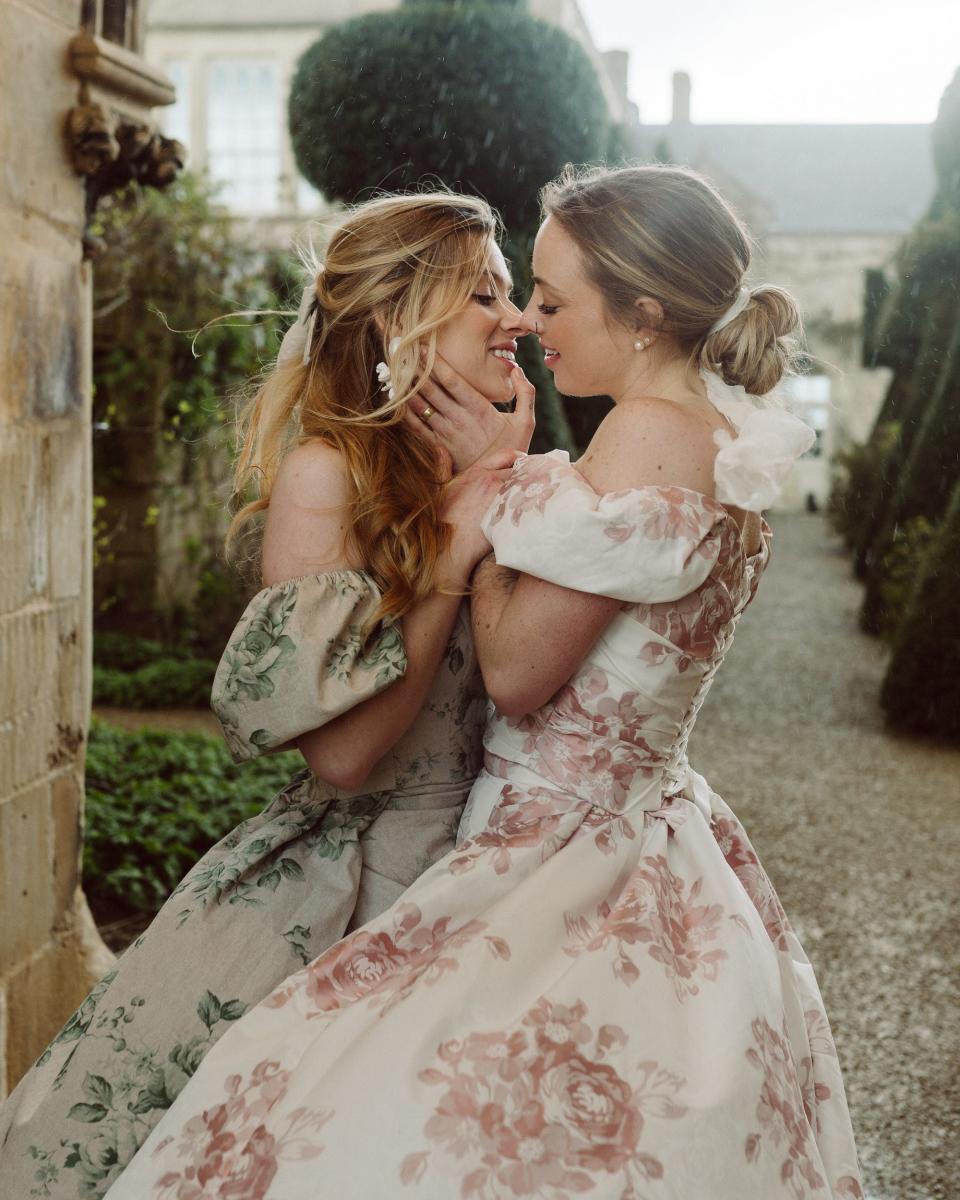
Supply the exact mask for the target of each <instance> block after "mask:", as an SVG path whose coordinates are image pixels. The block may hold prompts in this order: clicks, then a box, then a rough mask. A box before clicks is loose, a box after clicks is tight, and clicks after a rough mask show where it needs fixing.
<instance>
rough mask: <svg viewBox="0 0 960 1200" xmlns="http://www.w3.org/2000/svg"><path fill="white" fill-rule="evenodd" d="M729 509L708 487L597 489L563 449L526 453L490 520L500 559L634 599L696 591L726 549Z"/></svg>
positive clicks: (487, 527) (554, 579)
mask: <svg viewBox="0 0 960 1200" xmlns="http://www.w3.org/2000/svg"><path fill="white" fill-rule="evenodd" d="M726 519H727V514H726V511H725V510H724V508H723V506H722V505H721V504H719V503H718V502H717V501H715V500H712V499H711V498H710V497H709V496H705V495H703V494H702V493H700V492H694V491H690V490H688V489H687V488H680V487H659V486H649V487H639V488H629V489H626V490H624V491H619V492H609V493H607V494H606V495H603V496H601V495H599V494H598V493H597V492H595V491H594V490H593V488H592V487H591V486H590V484H589V483H588V482H587V481H586V479H584V477H583V476H582V475H581V474H580V472H579V471H578V470H577V469H576V468H575V467H574V466H573V465H572V464H571V462H570V456H569V455H568V454H567V453H566V451H564V450H552V451H551V452H550V453H549V454H530V455H526V456H525V457H523V458H521V459H518V460H517V463H516V465H515V467H514V469H513V473H512V475H511V477H510V478H509V479H508V480H507V482H506V483H505V484H504V486H503V487H502V488H501V490H500V492H499V494H498V496H497V497H496V499H495V500H494V502H493V504H492V505H491V506H490V508H489V509H488V510H487V512H486V514H485V515H484V518H483V532H484V534H485V535H486V537H487V538H488V539H489V541H490V543H491V545H492V546H493V551H494V554H495V556H496V560H497V562H498V563H499V564H500V565H501V566H506V567H512V568H513V569H514V570H516V571H522V572H524V573H525V574H527V575H535V576H537V577H538V578H539V579H545V580H547V581H548V582H550V583H557V584H560V585H561V586H562V587H568V588H573V589H575V590H576V591H580V592H591V593H593V594H595V595H599V596H611V597H613V598H614V599H617V600H625V601H630V602H632V603H635V604H657V603H659V602H661V601H664V600H677V599H679V598H680V597H681V596H686V595H688V594H689V593H690V592H692V591H695V590H696V589H697V588H698V587H699V586H700V585H701V584H702V583H703V582H704V580H705V579H706V578H707V576H708V575H709V574H710V572H711V570H712V569H713V567H714V565H715V564H716V561H717V558H718V556H719V554H720V546H721V533H722V529H723V525H724V522H725V520H726Z"/></svg>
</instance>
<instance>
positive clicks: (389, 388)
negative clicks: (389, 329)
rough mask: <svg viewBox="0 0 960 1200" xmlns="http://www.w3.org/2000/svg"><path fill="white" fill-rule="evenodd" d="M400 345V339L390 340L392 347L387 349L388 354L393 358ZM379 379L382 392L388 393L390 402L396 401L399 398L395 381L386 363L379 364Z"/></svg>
mask: <svg viewBox="0 0 960 1200" xmlns="http://www.w3.org/2000/svg"><path fill="white" fill-rule="evenodd" d="M399 345H400V339H399V338H398V337H395V338H391V339H390V345H389V346H388V347H387V354H388V355H389V356H390V357H391V358H392V357H393V356H394V354H396V352H397V347H398V346H399ZM377 379H378V380H379V381H380V383H381V384H382V385H383V386H382V387H381V388H380V391H381V392H386V393H387V399H388V400H395V399H396V397H397V391H396V388H395V387H394V386H393V379H392V378H391V375H390V366H389V364H388V363H385V362H378V363H377Z"/></svg>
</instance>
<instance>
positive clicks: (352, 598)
mask: <svg viewBox="0 0 960 1200" xmlns="http://www.w3.org/2000/svg"><path fill="white" fill-rule="evenodd" d="M379 601H380V593H379V591H378V589H377V587H376V584H375V583H374V581H373V580H372V578H371V577H370V576H369V575H367V574H366V573H364V572H360V571H336V572H331V573H329V574H326V575H320V576H316V577H312V578H307V579H301V580H295V581H292V582H288V583H282V584H278V585H276V586H275V587H271V588H267V589H265V590H264V591H262V592H261V593H260V594H259V595H258V596H256V597H255V598H254V599H253V600H252V601H251V603H250V605H249V606H248V608H247V610H246V612H245V613H244V614H243V617H242V618H241V620H240V622H239V624H238V625H237V627H236V629H235V630H234V632H233V634H232V635H231V637H230V639H229V642H228V645H227V648H226V650H225V652H224V655H223V659H222V661H221V663H220V665H219V669H218V671H217V676H216V683H215V686H214V693H213V704H214V707H215V709H216V711H217V715H218V716H219V718H220V721H221V723H222V724H223V728H224V733H225V735H226V737H227V740H228V743H229V745H230V747H231V750H232V751H233V753H234V755H235V757H237V758H238V759H245V758H250V757H253V756H254V755H256V754H261V753H264V752H265V751H267V750H269V749H271V748H273V747H275V746H279V745H282V744H283V743H285V742H287V741H288V740H290V739H291V738H293V737H296V736H297V735H299V734H301V733H304V732H306V731H308V730H310V729H315V728H318V727H319V726H321V725H323V724H324V723H325V722H327V721H329V720H331V719H332V718H333V717H335V716H337V715H338V714H340V713H342V712H345V711H346V710H347V709H349V708H350V707H351V706H353V705H355V704H357V703H359V702H361V701H363V700H365V699H367V698H368V697H370V696H373V695H374V694H375V693H376V692H378V691H380V690H381V689H382V688H384V687H387V686H388V685H389V684H390V683H391V682H392V681H393V680H394V679H396V678H398V677H399V676H400V675H402V674H403V672H404V670H405V669H406V658H405V655H404V651H403V641H402V636H401V631H400V628H399V626H389V625H388V626H375V625H373V624H372V620H373V617H374V614H375V613H376V609H377V606H378V604H379ZM485 712H486V697H485V696H484V694H483V690H482V685H481V681H480V677H479V672H478V670H477V665H476V659H475V656H474V653H473V646H472V641H471V638H470V631H469V620H468V616H467V613H466V610H464V611H463V612H462V613H461V614H460V617H459V619H458V622H457V626H456V628H455V631H454V634H453V636H452V638H451V641H450V643H449V645H448V647H447V652H446V655H445V658H444V661H443V663H442V665H441V668H440V670H439V672H438V674H437V678H436V680H435V681H434V683H433V686H432V688H431V691H430V694H429V696H428V698H427V701H426V703H425V705H424V708H423V709H422V711H421V713H420V715H419V716H418V718H417V720H416V722H415V723H414V725H413V727H412V728H411V730H410V732H409V733H408V734H407V735H406V736H405V737H404V738H403V739H402V740H401V741H400V742H399V743H398V744H397V745H396V746H395V747H394V748H393V750H392V751H391V753H390V754H389V755H387V756H386V758H385V759H384V760H383V761H382V762H380V763H379V764H378V765H377V766H376V767H375V768H374V770H373V772H372V774H371V776H370V778H369V779H368V781H367V783H366V784H365V785H364V787H363V788H362V789H361V790H358V791H356V792H345V791H337V790H335V789H334V788H332V787H329V786H328V785H327V784H325V783H323V782H321V781H320V780H319V779H317V778H316V777H315V776H314V775H312V774H311V772H309V771H307V770H304V771H302V772H301V773H300V774H299V775H297V776H296V777H295V778H294V779H293V780H292V781H291V783H290V785H289V786H288V787H287V788H286V789H285V790H284V791H283V792H281V793H280V795H278V796H276V797H274V798H273V799H272V800H269V802H268V803H266V806H265V808H264V810H263V812H262V813H261V814H260V815H258V816H256V817H254V818H253V819H252V820H250V821H247V822H246V823H245V824H243V825H241V826H239V827H238V828H237V829H235V830H233V832H231V833H230V834H228V835H227V837H226V838H224V839H223V840H222V841H221V842H220V843H218V845H216V846H214V847H213V848H212V849H211V850H210V851H209V852H208V853H207V854H206V855H205V856H204V857H203V858H202V859H201V860H200V862H198V863H197V865H196V866H195V867H194V868H193V870H192V871H191V872H190V873H189V874H188V875H187V876H186V878H185V879H184V880H183V882H182V883H181V884H180V885H179V887H178V888H177V889H176V891H175V892H174V894H173V895H172V896H171V898H170V899H169V900H168V901H167V903H166V905H165V906H164V907H163V909H162V910H161V911H160V913H159V914H158V915H157V917H156V918H155V919H154V921H153V923H152V924H151V926H150V928H149V929H148V930H147V931H146V933H145V934H144V935H143V936H142V937H141V938H139V939H138V940H137V941H136V942H135V943H134V945H133V946H131V947H130V948H129V949H128V950H127V951H126V953H125V954H124V955H123V956H122V958H121V959H120V960H119V961H118V963H117V965H116V968H115V969H114V970H113V971H111V973H110V974H109V975H107V977H106V978H105V979H103V980H102V981H101V982H100V984H99V985H98V986H97V988H95V989H94V991H93V992H92V993H91V995H90V996H89V997H88V998H87V999H86V1000H85V1001H84V1003H83V1005H82V1006H81V1007H80V1008H79V1009H78V1010H77V1012H76V1013H74V1015H73V1016H72V1017H71V1018H70V1020H69V1021H68V1022H67V1024H66V1026H65V1027H64V1028H63V1030H62V1031H61V1032H60V1034H59V1035H58V1036H57V1038H56V1039H55V1041H54V1042H53V1044H52V1045H51V1046H50V1048H49V1049H48V1050H47V1051H46V1052H45V1053H44V1054H43V1056H42V1057H41V1059H40V1061H39V1062H38V1063H37V1065H36V1066H35V1067H34V1068H33V1069H32V1070H31V1071H30V1072H29V1074H28V1075H27V1076H26V1078H25V1079H24V1080H23V1081H21V1083H20V1085H19V1086H18V1087H17V1089H16V1090H15V1091H14V1092H13V1094H12V1095H11V1096H10V1097H9V1098H8V1100H7V1101H6V1103H5V1104H4V1105H3V1106H0V1195H2V1196H3V1197H7V1196H10V1197H16V1198H17V1200H28V1198H32V1197H48V1198H52V1200H76V1198H84V1200H86V1198H96V1197H101V1196H103V1195H104V1194H105V1193H106V1191H107V1188H108V1187H109V1186H110V1184H111V1182H112V1181H113V1180H114V1179H115V1178H116V1177H117V1176H118V1175H119V1174H120V1172H121V1171H122V1169H123V1167H124V1166H125V1165H126V1163H127V1162H128V1161H129V1160H130V1158H131V1157H132V1156H133V1154H134V1153H135V1151H136V1149H137V1147H138V1146H139V1145H140V1143H141V1142H142V1141H143V1140H144V1139H145V1138H146V1136H147V1134H148V1133H149V1132H150V1130H151V1128H152V1127H153V1125H154V1124H155V1123H156V1121H157V1120H158V1119H159V1118H160V1116H161V1115H162V1114H163V1112H164V1111H165V1110H166V1109H167V1108H169V1106H170V1104H171V1103H172V1102H173V1100H174V1098H175V1097H176V1096H177V1094H178V1093H179V1091H180V1089H181V1088H182V1087H183V1085H184V1084H185V1083H186V1081H187V1080H188V1079H189V1078H190V1076H191V1075H192V1074H193V1073H194V1072H195V1071H196V1069H197V1067H198V1066H199V1065H200V1063H201V1062H202V1060H203V1058H204V1056H205V1055H206V1054H207V1053H208V1052H209V1050H210V1049H211V1047H212V1046H213V1045H214V1044H215V1042H216V1041H217V1040H218V1038H220V1036H221V1035H222V1034H223V1033H224V1032H225V1031H226V1030H227V1029H229V1028H230V1027H231V1026H232V1025H234V1024H235V1023H236V1022H237V1021H238V1020H239V1019H240V1017H241V1016H242V1015H243V1014H244V1013H245V1012H247V1011H248V1010H249V1009H250V1008H252V1007H253V1006H254V1005H256V1004H257V1003H258V1002H259V1001H260V1000H262V999H263V998H264V997H265V996H266V995H268V994H269V993H270V992H271V991H272V990H273V989H274V988H275V987H277V986H278V985H279V984H281V983H282V982H283V981H284V980H285V979H286V977H287V976H288V975H289V974H290V972H291V971H293V970H295V969H296V968H297V967H299V966H302V965H303V964H305V963H308V962H310V961H311V960H312V959H314V958H316V957H317V955H319V954H320V953H322V952H323V951H324V950H325V949H327V948H328V947H329V946H331V945H332V944H334V943H335V942H337V941H338V939H340V938H341V937H342V936H343V935H344V933H345V932H347V931H348V930H349V929H351V928H353V927H354V926H357V925H362V924H363V923H364V922H366V921H368V920H370V919H371V918H373V917H375V916H376V915H378V914H379V913H380V912H382V911H383V910H384V909H386V908H387V907H388V906H389V905H391V904H392V903H393V902H394V901H395V900H396V899H397V898H398V897H399V896H400V895H401V894H402V892H403V891H404V889H405V888H406V887H407V885H408V884H410V883H412V882H413V881H414V879H416V878H417V876H418V875H419V874H420V873H421V872H422V871H423V870H425V869H426V868H427V867H428V866H429V865H430V864H431V863H432V862H434V861H435V860H437V859H438V858H440V857H442V856H443V855H444V854H445V853H446V852H447V851H448V850H449V849H451V848H452V846H453V844H454V838H455V834H456V829H457V823H458V821H459V818H460V814H461V812H462V810H463V805H464V802H465V800H466V798H467V794H468V792H469V789H470V785H471V783H472V782H473V780H474V778H475V777H476V774H477V772H478V770H479V768H480V762H481V756H482V747H481V738H482V731H483V722H484V717H485ZM264 799H265V801H267V800H268V799H269V798H268V797H264ZM267 1086H268V1081H267V1080H266V1079H264V1080H263V1081H259V1082H258V1083H257V1084H256V1085H255V1086H254V1087H253V1089H252V1090H248V1091H246V1092H244V1093H243V1095H244V1096H245V1097H246V1102H249V1103H252V1102H253V1101H252V1096H253V1095H254V1092H255V1090H256V1088H262V1087H267ZM269 1086H274V1084H273V1083H270V1084H269ZM305 1128H308V1129H310V1128H312V1127H311V1126H309V1123H308V1124H307V1125H306V1126H305ZM291 1136H292V1135H291Z"/></svg>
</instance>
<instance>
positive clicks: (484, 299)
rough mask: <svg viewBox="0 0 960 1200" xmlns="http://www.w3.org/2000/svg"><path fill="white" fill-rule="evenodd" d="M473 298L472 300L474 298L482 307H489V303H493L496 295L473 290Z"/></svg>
mask: <svg viewBox="0 0 960 1200" xmlns="http://www.w3.org/2000/svg"><path fill="white" fill-rule="evenodd" d="M473 298H474V300H476V302H477V303H478V304H480V305H482V306H483V307H484V308H489V307H490V305H491V304H493V303H494V301H495V300H496V296H490V295H487V294H485V293H484V292H474V293H473Z"/></svg>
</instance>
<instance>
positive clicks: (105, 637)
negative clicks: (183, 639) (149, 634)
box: [93, 630, 170, 671]
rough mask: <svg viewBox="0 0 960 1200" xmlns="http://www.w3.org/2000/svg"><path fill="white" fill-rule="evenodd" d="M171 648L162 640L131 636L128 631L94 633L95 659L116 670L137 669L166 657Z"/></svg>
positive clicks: (99, 665)
mask: <svg viewBox="0 0 960 1200" xmlns="http://www.w3.org/2000/svg"><path fill="white" fill-rule="evenodd" d="M169 654H170V650H169V649H168V648H167V647H166V646H164V645H163V643H162V642H156V641H153V640H152V639H150V638H142V637H131V636H130V635H129V634H126V633H112V632H110V631H104V632H102V633H101V632H100V631H99V630H94V634H93V661H94V664H95V665H96V666H98V667H107V668H109V669H111V670H114V671H135V670H136V669H137V668H138V667H144V666H146V665H147V663H151V662H156V660H157V659H158V658H166V657H168V656H169Z"/></svg>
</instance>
